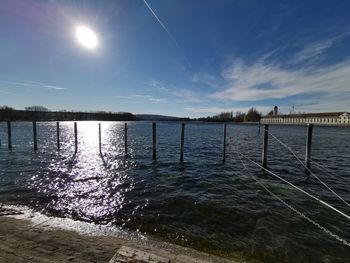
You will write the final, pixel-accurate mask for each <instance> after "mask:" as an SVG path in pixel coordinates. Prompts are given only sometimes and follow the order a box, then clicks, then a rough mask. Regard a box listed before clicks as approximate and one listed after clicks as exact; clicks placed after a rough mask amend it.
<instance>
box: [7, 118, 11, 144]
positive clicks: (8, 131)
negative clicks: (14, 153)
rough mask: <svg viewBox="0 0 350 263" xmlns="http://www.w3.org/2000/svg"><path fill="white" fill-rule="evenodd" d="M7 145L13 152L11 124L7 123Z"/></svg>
mask: <svg viewBox="0 0 350 263" xmlns="http://www.w3.org/2000/svg"><path fill="white" fill-rule="evenodd" d="M7 143H8V147H9V149H10V150H11V149H12V136H11V122H10V121H8V122H7Z"/></svg>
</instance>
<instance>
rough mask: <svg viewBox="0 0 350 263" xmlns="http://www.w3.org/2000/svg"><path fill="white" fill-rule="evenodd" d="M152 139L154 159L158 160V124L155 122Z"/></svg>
mask: <svg viewBox="0 0 350 263" xmlns="http://www.w3.org/2000/svg"><path fill="white" fill-rule="evenodd" d="M152 141H153V154H152V159H153V161H155V160H157V125H156V123H155V122H153V123H152Z"/></svg>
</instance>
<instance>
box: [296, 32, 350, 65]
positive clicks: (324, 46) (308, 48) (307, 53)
mask: <svg viewBox="0 0 350 263" xmlns="http://www.w3.org/2000/svg"><path fill="white" fill-rule="evenodd" d="M349 34H350V32H346V33H342V34H338V35H336V36H333V37H330V38H327V39H321V40H318V41H313V42H311V43H307V44H306V45H304V46H303V48H302V49H301V50H300V51H299V52H297V53H296V54H295V55H294V56H293V58H292V59H291V61H290V63H292V64H299V63H305V62H306V63H308V64H310V63H315V62H317V61H318V60H320V59H321V58H322V57H323V55H324V54H325V53H326V52H327V51H328V49H330V48H331V47H332V46H333V45H334V44H336V43H337V42H339V41H341V40H342V39H344V38H345V37H347V36H349Z"/></svg>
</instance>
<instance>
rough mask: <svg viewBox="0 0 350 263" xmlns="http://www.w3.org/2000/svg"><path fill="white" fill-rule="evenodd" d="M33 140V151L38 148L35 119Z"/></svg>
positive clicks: (34, 122)
mask: <svg viewBox="0 0 350 263" xmlns="http://www.w3.org/2000/svg"><path fill="white" fill-rule="evenodd" d="M33 142H34V151H36V150H38V141H37V134H36V121H33Z"/></svg>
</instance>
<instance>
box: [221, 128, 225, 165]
mask: <svg viewBox="0 0 350 263" xmlns="http://www.w3.org/2000/svg"><path fill="white" fill-rule="evenodd" d="M225 162H226V123H225V124H224V135H223V148H222V163H225Z"/></svg>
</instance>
